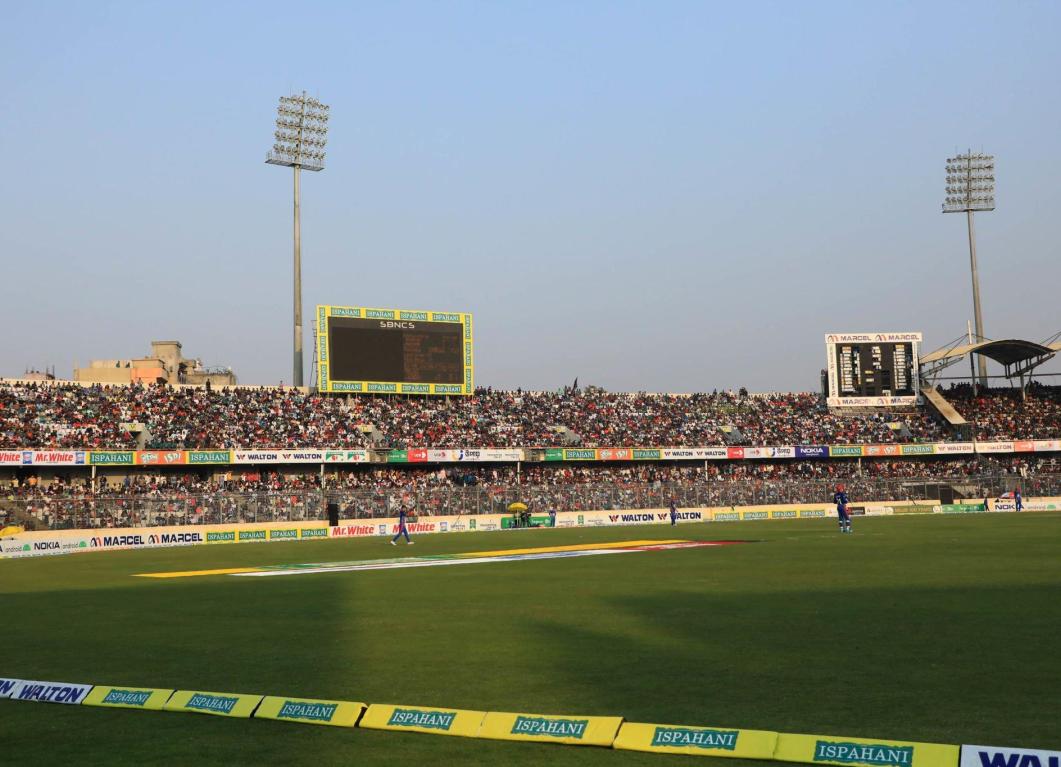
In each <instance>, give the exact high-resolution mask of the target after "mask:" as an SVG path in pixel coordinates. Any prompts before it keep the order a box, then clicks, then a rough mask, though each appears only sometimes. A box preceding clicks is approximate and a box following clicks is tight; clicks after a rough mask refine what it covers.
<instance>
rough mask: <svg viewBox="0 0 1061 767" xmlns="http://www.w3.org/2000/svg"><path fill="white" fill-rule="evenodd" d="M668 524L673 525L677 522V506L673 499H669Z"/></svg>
mask: <svg viewBox="0 0 1061 767" xmlns="http://www.w3.org/2000/svg"><path fill="white" fill-rule="evenodd" d="M670 524H671V527H674V526H675V525H676V524H678V507H677V506H676V505H675V503H674V499H673V498H671V499H670Z"/></svg>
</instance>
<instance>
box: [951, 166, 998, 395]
mask: <svg viewBox="0 0 1061 767" xmlns="http://www.w3.org/2000/svg"><path fill="white" fill-rule="evenodd" d="M994 209H995V158H994V156H993V155H989V154H983V153H981V152H976V153H974V152H972V151H971V150H970V151H968V152H966V153H965V154H960V155H958V156H957V157H950V158H948V159H947V196H946V198H945V200H944V202H943V212H944V213H961V212H964V213H965V215H966V220H967V222H968V225H969V266H970V269H971V270H972V275H973V321H974V322H975V323H976V335H977V338H978V340H982V339H983V338H984V318H983V315H982V314H981V312H980V273H979V272H978V271H977V268H976V229H975V228H974V226H973V212H974V211H977V210H983V211H987V210H994ZM977 357H978V358H979V359H978V363H979V373H980V386H982V387H986V386H987V360H985V359H984V357H983V356H982V355H977Z"/></svg>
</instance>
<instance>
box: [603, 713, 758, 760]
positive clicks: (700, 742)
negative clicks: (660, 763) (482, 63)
mask: <svg viewBox="0 0 1061 767" xmlns="http://www.w3.org/2000/svg"><path fill="white" fill-rule="evenodd" d="M613 745H614V747H615V748H618V749H623V750H627V751H651V752H655V753H663V754H691V755H692V756H729V757H737V758H740V759H773V758H774V748H775V747H776V746H777V733H776V732H766V731H763V730H740V729H735V728H731V727H689V726H686V725H678V724H642V723H638V722H623V725H622V727H620V728H619V735H618V736H617V737H616V738H615V743H614V744H613Z"/></svg>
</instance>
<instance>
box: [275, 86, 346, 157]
mask: <svg viewBox="0 0 1061 767" xmlns="http://www.w3.org/2000/svg"><path fill="white" fill-rule="evenodd" d="M276 112H277V116H276V131H275V132H274V133H273V137H274V138H275V140H276V141H275V143H274V144H273V148H272V151H270V152H269V153H268V154H267V155H266V158H265V161H266V162H267V163H270V164H273V165H287V166H292V167H299V168H304V169H305V170H314V171H319V170H323V169H324V160H325V152H324V147H325V145H326V144H327V142H328V118H329V116H330V107H329V106H328V105H327V104H322V103H321V102H320V101H318V100H317V99H315V98H313V97H312V96H307V95H306V94H304V93H303V94H301V95H295V96H281V97H280V104H279V106H278V107H277V110H276Z"/></svg>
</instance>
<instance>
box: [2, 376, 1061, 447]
mask: <svg viewBox="0 0 1061 767" xmlns="http://www.w3.org/2000/svg"><path fill="white" fill-rule="evenodd" d="M1056 420H1057V419H1056V417H1055V419H1054V421H1055V425H1056ZM138 424H139V425H142V426H143V427H145V428H146V430H147V433H149V434H150V440H149V442H148V443H147V444H146V447H148V448H182V449H195V448H213V449H232V448H235V449H238V448H261V449H265V448H275V449H285V448H306V447H331V448H356V447H369V446H372V447H395V448H401V447H431V448H458V447H480V448H489V447H548V446H558V445H562V444H564V442H565V438H564V436H563V435H561V434H560V433H559V432H560V431H563V430H567V431H566V434H567V436H569V437H572V438H573V439H574V440H575V443H577V444H579V445H581V446H584V447H650V446H655V447H701V446H710V445H724V444H734V445H737V444H739V445H797V444H804V445H805V444H830V443H832V444H843V443H858V442H866V443H869V442H872V443H895V442H917V441H933V440H940V439H944V438H945V434H944V430H943V429H942V427H941V426H940V425H939V424H938V423H937V422H936V421H935V420H934V419H932V418H931V417H929V416H928V415H927V414H926V413H925V412H923V411H916V412H911V413H905V414H902V415H894V414H890V415H885V414H862V415H839V414H837V413H835V412H830V411H829V410H828V409H826V408H825V407H824V406H823V405H822V402H821V398H820V397H819V396H818V395H816V394H811V393H793V394H774V395H748V394H747V393H746V392H743V391H741V392H714V393H711V394H693V395H689V396H674V395H666V394H644V393H637V394H615V393H608V392H603V391H600V390H597V389H588V390H572V389H566V390H563V391H560V392H522V391H519V390H517V391H514V392H512V391H496V390H493V389H479V390H478V391H477V392H476V393H475V395H473V396H470V397H451V398H445V399H443V398H428V397H414V398H401V397H367V396H353V397H342V396H322V395H318V394H314V393H304V392H300V391H298V390H294V389H290V388H288V389H283V388H260V389H257V388H232V389H215V390H212V391H211V390H208V389H200V388H190V387H189V388H173V387H169V386H165V385H161V384H160V385H153V386H140V385H133V386H99V385H97V386H89V387H82V386H77V385H49V384H17V385H9V384H4V385H0V448H13V449H17V448H27V447H33V448H75V449H120V448H126V449H129V448H134V447H136V445H137V440H136V436H135V433H134V432H135V429H136V428H137V427H136V425H138ZM1040 427H1041V428H1043V429H1048V427H1047V426H1043V425H1041V424H1040ZM372 429H375V430H376V432H377V433H378V435H379V437H380V440H381V441H380V442H378V443H373V442H372V437H371V436H370V434H369V432H371V431H372Z"/></svg>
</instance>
